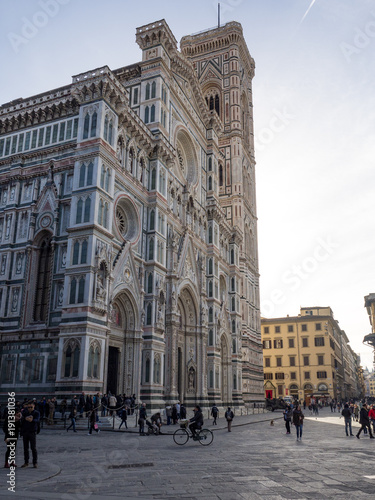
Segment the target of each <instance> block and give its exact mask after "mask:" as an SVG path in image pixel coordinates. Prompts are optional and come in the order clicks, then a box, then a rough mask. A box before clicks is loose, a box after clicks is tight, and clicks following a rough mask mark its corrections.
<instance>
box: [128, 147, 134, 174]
mask: <svg viewBox="0 0 375 500" xmlns="http://www.w3.org/2000/svg"><path fill="white" fill-rule="evenodd" d="M133 170H134V149H133V148H130V150H129V171H130V173H131V174H133V173H134V172H133Z"/></svg>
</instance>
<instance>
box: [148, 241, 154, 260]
mask: <svg viewBox="0 0 375 500" xmlns="http://www.w3.org/2000/svg"><path fill="white" fill-rule="evenodd" d="M148 260H154V238H150V242H149V245H148Z"/></svg>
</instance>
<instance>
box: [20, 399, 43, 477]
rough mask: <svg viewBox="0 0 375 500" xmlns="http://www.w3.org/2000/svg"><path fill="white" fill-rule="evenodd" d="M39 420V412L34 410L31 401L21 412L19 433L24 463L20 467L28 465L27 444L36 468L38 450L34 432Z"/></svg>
mask: <svg viewBox="0 0 375 500" xmlns="http://www.w3.org/2000/svg"><path fill="white" fill-rule="evenodd" d="M39 421H40V413H39V412H38V411H37V410H35V405H34V403H33V402H32V401H31V402H29V403H28V404H27V407H26V408H25V410H24V411H23V413H22V419H21V435H22V437H23V452H24V457H25V463H24V464H23V465H22V466H21V467H28V466H29V444H30V447H31V452H32V454H33V466H34V469H37V468H38V452H37V451H36V433H37V430H38V423H39Z"/></svg>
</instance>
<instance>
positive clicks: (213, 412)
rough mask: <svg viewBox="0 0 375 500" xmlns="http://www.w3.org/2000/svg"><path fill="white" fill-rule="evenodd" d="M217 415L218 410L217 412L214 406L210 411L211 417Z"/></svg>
mask: <svg viewBox="0 0 375 500" xmlns="http://www.w3.org/2000/svg"><path fill="white" fill-rule="evenodd" d="M218 413H219V410H218V408H217V406H215V405H214V406H213V407H212V409H211V415H212V416H213V417H217V414H218Z"/></svg>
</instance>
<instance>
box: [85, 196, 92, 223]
mask: <svg viewBox="0 0 375 500" xmlns="http://www.w3.org/2000/svg"><path fill="white" fill-rule="evenodd" d="M90 211H91V198H87V199H86V201H85V213H84V215H83V222H89V221H90Z"/></svg>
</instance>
